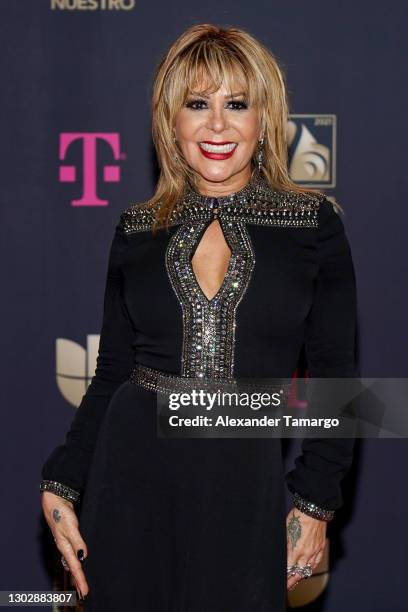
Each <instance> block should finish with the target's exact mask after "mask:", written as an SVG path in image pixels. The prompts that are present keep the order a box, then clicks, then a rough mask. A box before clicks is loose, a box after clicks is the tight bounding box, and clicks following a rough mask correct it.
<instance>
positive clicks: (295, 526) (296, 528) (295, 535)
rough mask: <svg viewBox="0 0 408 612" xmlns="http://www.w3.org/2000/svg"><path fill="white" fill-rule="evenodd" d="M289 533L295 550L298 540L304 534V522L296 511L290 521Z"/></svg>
mask: <svg viewBox="0 0 408 612" xmlns="http://www.w3.org/2000/svg"><path fill="white" fill-rule="evenodd" d="M287 533H288V536H289V541H290V544H291V546H292V550H294V549H295V546H296V544H297V542H298V540H299V539H300V537H301V535H302V524H301V522H300V517H299V516H298V515H296V514H295V512H294V511H293V513H292V516H291V518H290V520H289V523H288V528H287Z"/></svg>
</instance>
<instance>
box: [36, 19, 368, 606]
mask: <svg viewBox="0 0 408 612" xmlns="http://www.w3.org/2000/svg"><path fill="white" fill-rule="evenodd" d="M152 102H153V104H152V110H153V140H154V144H155V147H156V150H157V154H158V159H159V162H160V168H161V173H160V178H159V181H158V185H157V189H156V192H155V194H154V197H153V198H152V199H151V200H149V201H148V202H145V203H141V204H140V203H139V204H134V205H131V206H129V207H128V208H127V209H125V210H124V211H123V212H122V214H121V215H120V220H119V222H118V224H117V227H116V230H115V234H114V238H113V242H112V246H111V251H110V257H109V269H108V274H107V284H106V290H105V301H104V315H103V325H102V330H101V336H100V346H99V355H98V360H97V368H96V373H95V376H94V377H93V378H92V381H91V384H90V386H89V388H88V390H87V392H86V393H85V395H84V397H83V399H82V402H81V404H80V406H79V408H78V410H77V412H76V415H75V418H74V419H73V422H72V425H71V428H70V430H69V431H68V433H67V436H66V440H65V444H63V445H61V446H58V447H57V448H56V449H55V450H54V452H53V453H52V454H51V456H50V457H49V458H48V460H47V461H46V463H45V465H44V466H43V470H42V478H43V480H42V482H41V487H40V488H41V491H43V493H42V505H43V510H44V514H45V517H46V520H47V521H48V524H49V526H50V528H51V530H52V532H53V535H54V538H55V541H56V545H57V547H58V549H59V551H60V552H61V554H62V561H63V563H64V564H65V567H66V569H67V570H69V571H71V572H72V574H73V577H74V579H75V583H76V585H77V588H78V590H79V591H80V592H82V594H83V595H84V596H86V599H85V606H86V609H87V610H98V611H99V612H101V611H103V612H105V611H106V612H110V611H113V610H143V611H144V612H148V611H153V610H154V611H165V610H166V611H167V610H168V611H174V612H176V611H177V612H182V611H186V612H187V611H188V612H198V611H203V612H204V611H205V612H209V611H211V612H221V611H222V612H225V611H226V610H228V611H232V610H234V612H240V611H242V612H244V611H245V612H251V611H254V612H255V611H256V612H261V611H262V610H265V611H266V610H268V612H272V611H274V612H276V611H283V610H284V609H285V603H286V590H287V589H291V588H293V587H294V585H296V584H297V583H298V582H299V581H300V580H302V579H304V578H305V577H308V576H309V575H310V573H311V572H312V571H313V569H314V568H315V567H316V566H317V565H318V563H319V562H320V560H321V558H322V554H323V550H324V547H325V535H326V526H327V522H328V521H329V520H331V519H332V518H333V516H334V512H335V510H336V509H337V508H339V507H340V506H341V505H342V497H341V491H340V481H341V478H342V477H343V476H344V474H345V473H346V472H347V470H348V468H349V466H350V463H351V460H352V450H353V449H352V441H351V440H330V442H328V440H327V439H326V440H319V439H305V440H304V441H303V445H302V455H301V456H300V457H298V458H297V460H296V466H295V468H294V469H293V470H291V471H290V472H289V473H288V474H286V475H284V474H283V465H282V453H281V441H280V439H278V438H275V439H255V438H252V439H251V438H246V439H245V438H215V439H211V438H210V439H208V438H195V439H169V438H160V437H158V436H157V433H156V393H155V391H156V390H157V388H158V380H159V377H160V376H163V375H164V376H165V377H167V380H169V381H171V382H172V384H173V382H174V383H175V384H177V381H179V382H180V380H181V379H183V378H184V379H185V378H186V377H187V378H189V377H192V378H194V377H198V378H200V377H202V378H209V379H215V380H220V381H221V380H224V379H225V380H231V379H234V378H240V377H246V378H251V377H257V378H259V377H261V378H262V377H265V378H266V377H268V378H275V377H285V378H290V377H291V376H292V375H293V373H294V372H295V369H296V366H297V360H298V356H299V352H300V350H301V348H302V345H303V343H304V344H305V349H306V356H307V360H308V371H309V374H310V376H312V377H324V376H326V377H327V376H332V377H334V376H336V377H339V376H347V377H348V376H353V375H354V374H355V368H356V365H355V360H354V336H355V318H356V314H355V313H356V297H355V278H354V269H353V263H352V259H351V254H350V249H349V245H348V241H347V238H346V236H345V233H344V227H343V223H342V221H341V218H340V216H339V214H338V212H337V210H336V209H335V207H334V205H333V204H331V203H330V202H329V201H328V200H327V199H326V198H325V196H324V195H323V194H321V193H319V192H316V191H309V190H306V189H302V188H300V187H298V186H296V185H295V184H293V183H292V182H291V180H290V178H289V176H288V171H287V159H286V155H287V142H286V132H285V129H286V124H287V116H288V114H287V113H288V110H287V97H286V88H285V82H284V78H283V75H282V72H281V70H280V68H279V66H278V63H277V61H276V59H275V58H274V57H273V55H272V54H271V53H270V52H269V51H268V50H267V49H266V48H265V47H264V46H262V45H261V44H260V43H259V42H258V41H257V40H255V39H254V38H253V37H252V36H250V35H249V34H248V33H246V32H244V31H242V30H237V29H234V28H230V29H222V28H218V27H215V26H212V25H208V24H204V25H198V26H194V27H191V28H189V29H188V30H187V31H186V32H185V33H184V34H183V35H182V36H181V37H180V38H179V39H178V40H176V42H175V43H174V44H173V45H172V46H171V48H170V49H169V50H168V52H167V54H166V56H165V57H164V59H163V60H162V62H161V63H160V65H159V67H158V69H157V72H156V75H155V81H154V91H153V101H152ZM285 482H286V485H287V486H288V488H289V490H290V491H291V492H292V493H293V508H292V509H291V511H290V512H289V514H288V515H287V516H286V508H285V488H284V486H285ZM78 501H79V502H82V503H81V506H80V508H81V510H80V513H79V521H78V518H77V514H76V508H75V504H76V503H77V502H78ZM77 555H78V558H77ZM78 559H80V560H78ZM81 560H82V561H81ZM287 566H288V567H287Z"/></svg>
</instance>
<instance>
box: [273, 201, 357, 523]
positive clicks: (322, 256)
mask: <svg viewBox="0 0 408 612" xmlns="http://www.w3.org/2000/svg"><path fill="white" fill-rule="evenodd" d="M319 219H320V220H319V228H318V235H317V254H318V265H319V270H318V276H317V279H316V285H315V294H314V301H313V304H312V307H311V310H310V312H309V314H308V317H307V321H306V326H305V353H306V360H307V367H308V372H309V375H310V377H311V378H355V377H357V376H358V365H357V362H356V354H355V339H356V320H357V314H356V313H357V298H356V280H355V271H354V265H353V261H352V256H351V251H350V246H349V243H348V240H347V237H346V234H345V231H344V225H343V221H342V219H341V217H340V214H339V213H337V212H336V210H335V208H334V206H333V204H332V203H331V202H329V201H328V200H327V199H324V200H323V202H322V203H321V206H320V210H319ZM321 416H322V415H321ZM323 416H324V415H323ZM301 449H302V453H301V455H300V456H299V457H297V458H296V459H295V468H294V469H293V470H291V471H290V472H288V473H287V474H286V476H285V480H286V484H287V487H288V489H289V490H290V491H291V492H292V493H293V494H295V502H296V503H295V505H297V507H298V508H300V509H302V508H303V506H304V511H307V503H309V506H310V508H312V511H311V512H307V513H309V514H311V515H312V516H313V515H315V516H317V517H318V512H314V511H313V507H312V504H314V505H315V506H316V507H317V510H319V509H323V510H325V511H328V512H327V516H330V518H332V517H333V515H334V510H336V509H337V508H339V507H341V506H342V505H343V498H342V492H341V485H340V483H341V480H342V479H343V477H344V476H345V475H346V473H347V472H348V471H349V469H350V466H351V463H352V459H353V449H354V438H353V437H350V438H324V439H322V438H313V437H311V438H304V439H303V440H302V445H301ZM302 503H303V506H302ZM310 508H309V509H310ZM323 514H324V513H323ZM330 518H328V519H326V520H330Z"/></svg>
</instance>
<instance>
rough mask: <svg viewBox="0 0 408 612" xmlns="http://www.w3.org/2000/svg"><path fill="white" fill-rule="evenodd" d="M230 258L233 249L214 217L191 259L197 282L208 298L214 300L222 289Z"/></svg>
mask: <svg viewBox="0 0 408 612" xmlns="http://www.w3.org/2000/svg"><path fill="white" fill-rule="evenodd" d="M230 259H231V249H230V248H229V246H228V244H227V241H226V240H225V237H224V232H223V231H222V227H221V225H220V222H219V221H218V219H214V221H212V222H211V223H210V224H209V225H208V227H207V228H206V230H205V232H204V234H203V235H202V237H201V240H200V242H199V243H198V246H197V248H196V250H195V252H194V255H193V258H192V259H191V266H192V269H193V272H194V276H195V278H196V281H197V284H198V285H199V287H200V289H201V291H202V292H203V294H204V295H205V297H206V298H207V300H212V299H213V298H214V297H215V296H216V295H217V293H218V291H219V290H220V289H221V287H222V284H223V282H224V279H225V276H226V273H227V270H228V266H229V262H230Z"/></svg>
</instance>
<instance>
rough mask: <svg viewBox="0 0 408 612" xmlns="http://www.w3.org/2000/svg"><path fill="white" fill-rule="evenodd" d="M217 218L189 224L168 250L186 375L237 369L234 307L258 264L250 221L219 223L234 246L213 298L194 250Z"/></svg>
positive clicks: (219, 374)
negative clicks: (195, 264) (203, 284)
mask: <svg viewBox="0 0 408 612" xmlns="http://www.w3.org/2000/svg"><path fill="white" fill-rule="evenodd" d="M212 220H213V217H211V216H210V217H209V218H208V215H207V218H206V219H204V220H201V219H200V220H199V221H196V222H195V223H193V222H190V223H185V224H183V225H181V226H180V227H179V228H178V229H177V231H176V232H175V233H174V234H173V236H172V237H171V239H170V240H169V243H168V245H167V249H166V268H167V272H168V276H169V279H170V282H171V285H172V287H173V289H174V291H175V293H176V295H177V298H178V300H179V303H180V305H181V308H182V313H183V329H184V336H183V349H182V359H181V370H182V375H183V376H188V377H192V376H197V377H198V378H204V377H212V378H216V379H218V378H227V377H230V376H233V373H234V344H235V327H236V321H235V312H236V308H237V306H238V303H239V302H240V300H241V298H242V296H243V294H244V292H245V290H246V288H247V285H248V283H249V280H250V277H251V273H252V270H253V268H254V265H255V255H254V251H253V248H252V245H251V241H250V238H249V235H248V232H247V229H246V227H245V224H244V223H242V222H240V221H236V222H235V223H232V222H229V223H226V222H225V221H224V220H223V219H222V218H221V219H220V224H221V227H222V230H223V232H224V236H225V237H226V240H227V242H228V244H229V246H230V249H231V257H230V260H229V264H228V269H227V272H226V275H225V277H224V280H223V282H222V285H221V287H220V289H219V290H218V291H217V293H216V295H215V296H214V297H213V298H211V299H208V298H207V296H206V295H205V294H204V293H203V291H202V289H201V287H200V285H199V284H198V282H197V279H196V276H195V274H194V271H193V268H192V264H191V254H192V252H193V250H194V247H195V245H196V243H197V242H198V241H199V240H200V237H201V236H202V234H203V232H204V231H205V229H206V227H207V226H208V225H209V224H210V223H211V222H212Z"/></svg>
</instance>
